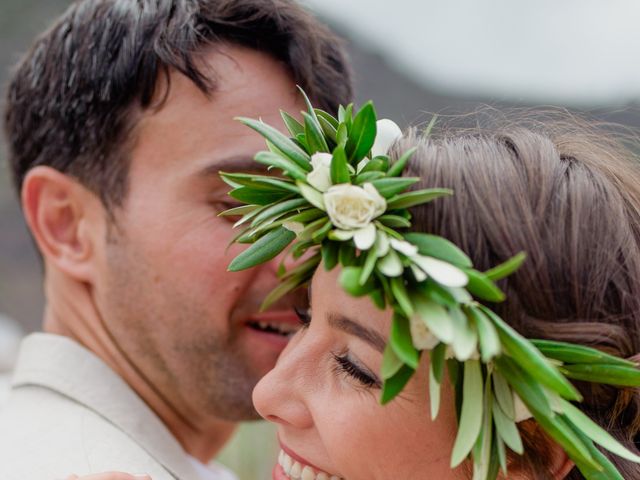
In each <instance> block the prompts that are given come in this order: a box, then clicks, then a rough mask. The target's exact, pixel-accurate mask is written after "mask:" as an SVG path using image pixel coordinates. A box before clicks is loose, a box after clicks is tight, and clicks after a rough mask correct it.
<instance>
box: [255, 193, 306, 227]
mask: <svg viewBox="0 0 640 480" xmlns="http://www.w3.org/2000/svg"><path fill="white" fill-rule="evenodd" d="M304 205H307V201H306V200H305V199H304V198H292V199H291V200H285V201H284V202H280V203H276V204H275V205H272V206H270V207H268V208H266V209H265V210H263V211H262V212H260V213H259V214H258V215H256V216H255V218H254V219H253V220H252V221H251V226H252V227H255V226H257V225H258V224H261V223H262V222H264V221H266V220H268V219H271V218H277V217H278V216H279V215H284V214H286V213H288V212H290V211H292V210H295V209H298V208H300V207H302V206H304Z"/></svg>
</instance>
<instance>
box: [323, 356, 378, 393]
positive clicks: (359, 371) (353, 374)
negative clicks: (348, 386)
mask: <svg viewBox="0 0 640 480" xmlns="http://www.w3.org/2000/svg"><path fill="white" fill-rule="evenodd" d="M332 355H333V359H334V360H335V362H336V366H335V371H336V372H337V373H340V374H343V375H348V376H349V377H350V378H352V379H354V380H356V381H357V382H358V383H360V385H362V386H363V387H365V388H382V382H381V381H380V380H379V379H378V377H377V376H376V375H375V374H373V373H371V372H370V371H369V369H367V368H366V367H363V366H362V365H359V364H358V363H357V362H355V361H353V360H351V358H349V355H348V354H340V355H338V354H335V353H334V354H332Z"/></svg>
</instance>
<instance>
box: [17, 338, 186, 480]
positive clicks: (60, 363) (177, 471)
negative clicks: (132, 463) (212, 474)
mask: <svg viewBox="0 0 640 480" xmlns="http://www.w3.org/2000/svg"><path fill="white" fill-rule="evenodd" d="M30 385H37V386H40V387H43V388H47V389H50V390H53V391H56V392H58V393H60V394H62V395H65V396H67V397H69V398H70V399H71V400H73V401H75V402H77V403H79V404H81V405H83V406H85V407H87V408H89V409H90V410H93V411H94V412H95V413H97V414H98V415H100V416H102V417H103V418H105V419H106V420H107V421H109V422H111V423H112V424H113V425H114V426H116V427H117V428H118V429H120V430H122V431H123V432H125V433H126V434H127V435H128V436H129V437H131V439H132V440H133V441H135V442H136V443H137V444H138V445H140V446H141V447H142V448H143V449H145V450H146V451H147V453H149V455H151V456H152V457H153V458H154V459H155V460H156V461H158V462H159V463H160V464H161V465H162V466H163V467H164V468H166V469H167V470H168V471H169V472H170V473H171V474H172V475H173V476H174V477H176V478H178V479H181V480H189V479H196V478H198V477H199V475H198V474H197V473H196V471H195V469H194V467H193V464H192V463H191V462H190V461H189V460H188V458H187V454H186V452H185V451H184V450H183V449H182V447H181V445H180V444H179V443H178V441H177V440H176V439H175V438H174V437H173V435H172V434H171V432H170V431H169V430H168V429H167V427H166V426H165V425H164V424H163V423H162V421H161V420H160V419H159V418H158V417H157V416H156V415H155V413H154V412H153V411H152V410H151V409H150V408H149V406H148V405H147V404H146V403H144V401H143V400H142V399H141V398H140V397H139V396H138V395H137V394H136V393H135V392H134V391H133V390H132V389H131V387H129V385H128V384H127V383H126V382H125V381H124V380H123V379H122V378H121V377H119V376H118V375H117V374H116V373H115V372H114V371H113V370H111V368H109V367H108V366H107V365H106V364H105V363H104V362H103V361H102V360H101V359H100V358H98V357H97V356H96V355H95V354H94V353H92V352H91V351H89V350H87V349H86V348H84V347H82V346H81V345H80V344H78V343H77V342H74V341H73V340H71V339H69V338H66V337H62V336H58V335H51V334H46V333H34V334H31V335H29V336H27V337H26V338H25V339H24V340H23V341H22V344H21V346H20V353H19V355H18V360H17V362H16V366H15V370H14V375H13V380H12V388H13V389H19V388H21V387H23V386H30Z"/></svg>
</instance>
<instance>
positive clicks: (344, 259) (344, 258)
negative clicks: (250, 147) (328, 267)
mask: <svg viewBox="0 0 640 480" xmlns="http://www.w3.org/2000/svg"><path fill="white" fill-rule="evenodd" d="M338 263H339V264H340V265H342V266H343V267H350V266H352V265H355V264H356V263H357V258H356V247H355V246H354V245H353V242H342V244H341V245H340V250H339V251H338Z"/></svg>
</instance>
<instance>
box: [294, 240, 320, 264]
mask: <svg viewBox="0 0 640 480" xmlns="http://www.w3.org/2000/svg"><path fill="white" fill-rule="evenodd" d="M311 247H315V244H314V243H313V242H312V241H306V242H296V243H295V245H294V246H293V248H292V249H291V256H292V257H293V258H294V260H297V259H299V258H300V257H301V256H302V255H304V254H305V253H306V252H307V250H309V249H310V248H311Z"/></svg>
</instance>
